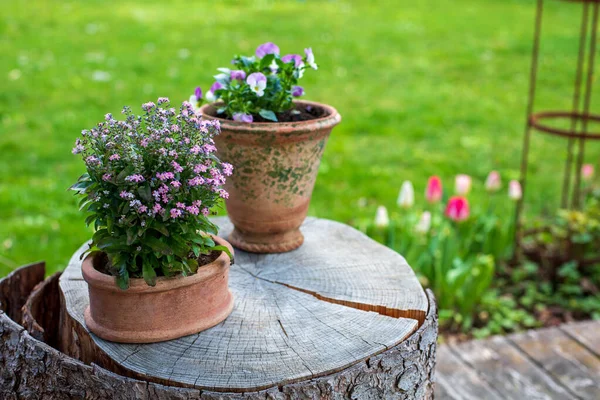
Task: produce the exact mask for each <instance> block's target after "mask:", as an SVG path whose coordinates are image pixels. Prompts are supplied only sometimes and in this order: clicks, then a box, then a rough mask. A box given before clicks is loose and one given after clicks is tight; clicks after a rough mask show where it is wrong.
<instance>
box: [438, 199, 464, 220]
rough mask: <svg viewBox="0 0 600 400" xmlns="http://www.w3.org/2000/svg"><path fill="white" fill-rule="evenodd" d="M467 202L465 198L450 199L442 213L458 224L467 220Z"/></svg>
mask: <svg viewBox="0 0 600 400" xmlns="http://www.w3.org/2000/svg"><path fill="white" fill-rule="evenodd" d="M469 213H470V211H469V202H468V200H467V199H466V198H465V197H461V196H454V197H451V198H450V200H449V201H448V205H447V206H446V212H445V213H444V214H445V215H446V216H447V217H448V218H450V219H451V220H453V221H456V222H460V221H464V220H466V219H467V218H469Z"/></svg>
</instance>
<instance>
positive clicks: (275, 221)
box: [200, 101, 341, 253]
mask: <svg viewBox="0 0 600 400" xmlns="http://www.w3.org/2000/svg"><path fill="white" fill-rule="evenodd" d="M297 104H300V105H305V106H310V107H314V108H318V109H321V110H323V116H322V117H320V118H318V119H313V120H310V121H299V122H276V123H273V122H271V123H269V122H267V123H263V122H259V123H250V124H248V123H243V122H236V121H231V120H227V119H222V118H217V117H216V109H215V107H214V106H213V105H211V104H207V105H205V106H203V107H202V108H201V109H200V112H201V113H202V116H203V118H204V119H217V120H219V121H220V122H221V134H220V135H218V136H216V137H215V142H216V146H217V152H218V156H219V158H220V159H221V160H222V161H226V162H228V163H230V164H232V165H233V166H234V172H233V176H231V177H229V178H228V179H227V183H226V184H225V189H226V190H227V191H228V192H229V199H227V201H226V204H227V212H228V214H229V217H230V219H231V221H232V222H233V225H234V226H235V229H234V230H233V232H232V233H231V235H230V236H229V237H228V240H229V241H230V242H231V244H233V245H234V246H235V247H237V248H240V249H242V250H246V251H250V252H254V253H282V252H286V251H290V250H294V249H296V248H298V247H299V246H300V245H301V244H302V242H303V241H304V237H303V236H302V233H301V232H300V229H299V228H300V225H302V222H303V221H304V218H306V213H307V212H308V205H309V203H310V198H311V195H312V191H313V187H314V185H315V180H316V178H317V172H318V169H319V164H320V163H321V156H322V155H323V151H324V149H325V144H326V143H327V139H328V138H329V134H330V133H331V130H332V129H333V127H334V126H336V125H337V124H338V123H339V122H340V121H341V117H340V114H338V112H337V111H336V110H335V109H334V108H333V107H330V106H327V105H324V104H319V103H314V102H309V101H298V102H297Z"/></svg>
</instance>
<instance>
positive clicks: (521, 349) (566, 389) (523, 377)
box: [436, 321, 600, 400]
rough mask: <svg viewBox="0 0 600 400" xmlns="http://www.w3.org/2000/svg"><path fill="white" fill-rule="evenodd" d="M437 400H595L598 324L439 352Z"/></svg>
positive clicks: (599, 366) (599, 388)
mask: <svg viewBox="0 0 600 400" xmlns="http://www.w3.org/2000/svg"><path fill="white" fill-rule="evenodd" d="M437 360H438V361H437V369H436V381H437V382H436V399H452V400H463V399H465V400H469V399H474V398H479V399H496V398H501V399H525V398H526V399H528V400H537V399H540V400H541V399H543V400H552V399H600V321H586V322H580V323H573V324H567V325H564V326H562V327H560V328H550V329H541V330H538V331H529V332H526V333H520V334H515V335H511V336H508V337H493V338H490V339H486V340H477V341H472V342H467V343H462V344H459V345H443V346H440V348H439V349H438V357H437Z"/></svg>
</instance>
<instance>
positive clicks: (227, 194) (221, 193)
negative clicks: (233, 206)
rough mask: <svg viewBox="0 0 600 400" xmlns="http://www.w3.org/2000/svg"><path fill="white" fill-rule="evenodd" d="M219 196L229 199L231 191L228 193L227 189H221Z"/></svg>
mask: <svg viewBox="0 0 600 400" xmlns="http://www.w3.org/2000/svg"><path fill="white" fill-rule="evenodd" d="M219 196H221V197H222V198H224V199H228V198H229V193H227V191H226V190H225V189H219Z"/></svg>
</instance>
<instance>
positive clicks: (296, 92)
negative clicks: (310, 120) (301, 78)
mask: <svg viewBox="0 0 600 400" xmlns="http://www.w3.org/2000/svg"><path fill="white" fill-rule="evenodd" d="M292 96H294V97H300V96H304V88H303V87H302V86H292Z"/></svg>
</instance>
